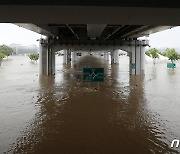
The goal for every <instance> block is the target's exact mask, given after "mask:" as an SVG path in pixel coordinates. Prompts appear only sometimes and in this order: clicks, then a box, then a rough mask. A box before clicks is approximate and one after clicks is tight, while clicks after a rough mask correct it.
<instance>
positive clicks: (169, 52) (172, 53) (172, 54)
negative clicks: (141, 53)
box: [145, 48, 180, 64]
mask: <svg viewBox="0 0 180 154" xmlns="http://www.w3.org/2000/svg"><path fill="white" fill-rule="evenodd" d="M145 54H146V55H147V56H149V57H152V58H153V59H154V64H155V60H156V59H157V58H159V55H162V56H165V57H168V58H169V60H170V61H171V62H172V63H174V62H175V61H176V60H178V59H180V54H179V53H178V52H176V50H175V49H174V48H167V49H166V50H165V51H164V52H160V51H159V50H157V49H156V48H152V49H150V50H148V51H146V52H145Z"/></svg>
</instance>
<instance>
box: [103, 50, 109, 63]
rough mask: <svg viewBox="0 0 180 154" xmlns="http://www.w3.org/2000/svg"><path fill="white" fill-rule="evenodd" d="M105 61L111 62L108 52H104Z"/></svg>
mask: <svg viewBox="0 0 180 154" xmlns="http://www.w3.org/2000/svg"><path fill="white" fill-rule="evenodd" d="M104 59H105V60H107V61H108V60H109V54H108V52H104Z"/></svg>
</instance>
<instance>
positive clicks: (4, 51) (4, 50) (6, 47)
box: [0, 45, 13, 57]
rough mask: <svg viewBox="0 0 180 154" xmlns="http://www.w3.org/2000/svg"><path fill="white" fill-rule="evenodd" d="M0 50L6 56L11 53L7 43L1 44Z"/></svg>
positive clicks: (11, 50)
mask: <svg viewBox="0 0 180 154" xmlns="http://www.w3.org/2000/svg"><path fill="white" fill-rule="evenodd" d="M0 52H1V53H3V54H4V55H6V56H7V57H8V56H10V55H12V53H13V49H12V48H11V47H9V46H7V45H1V46H0Z"/></svg>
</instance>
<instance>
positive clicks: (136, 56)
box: [130, 45, 145, 75]
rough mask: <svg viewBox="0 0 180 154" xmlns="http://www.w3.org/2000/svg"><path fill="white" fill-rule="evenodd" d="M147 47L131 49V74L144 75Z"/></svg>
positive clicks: (139, 46)
mask: <svg viewBox="0 0 180 154" xmlns="http://www.w3.org/2000/svg"><path fill="white" fill-rule="evenodd" d="M144 65H145V47H143V46H141V45H138V46H134V47H132V48H131V56H130V74H132V75H144V73H145V72H144Z"/></svg>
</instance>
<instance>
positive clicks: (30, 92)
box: [0, 56, 180, 154]
mask: <svg viewBox="0 0 180 154" xmlns="http://www.w3.org/2000/svg"><path fill="white" fill-rule="evenodd" d="M56 63H57V64H56V76H51V77H46V76H39V75H38V64H37V63H32V62H30V61H29V60H28V58H27V57H25V56H14V57H10V58H9V59H7V60H5V61H3V63H2V66H1V67H0V153H18V154H19V153H22V154H24V153H34V154H86V153H87V154H119V153H122V154H150V153H179V152H180V148H171V147H170V144H171V141H172V140H173V139H175V138H176V139H180V130H179V128H180V120H179V118H180V112H179V111H180V97H179V91H180V67H179V65H178V64H179V63H177V68H176V69H174V70H171V69H167V68H166V64H165V63H162V64H157V65H155V66H153V65H152V64H147V65H146V75H145V76H130V75H129V60H128V58H127V57H123V58H120V64H119V65H110V64H109V63H108V62H107V61H105V60H103V59H102V58H98V57H97V56H86V57H83V58H81V59H80V60H79V61H78V62H77V63H76V65H74V64H72V65H63V64H62V57H56ZM83 65H88V66H90V67H103V68H105V81H104V82H103V83H99V88H98V84H97V83H90V84H88V83H84V82H82V81H81V82H78V81H77V79H76V75H77V73H80V74H81V73H82V72H81V71H82V67H83ZM74 66H75V68H74Z"/></svg>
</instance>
